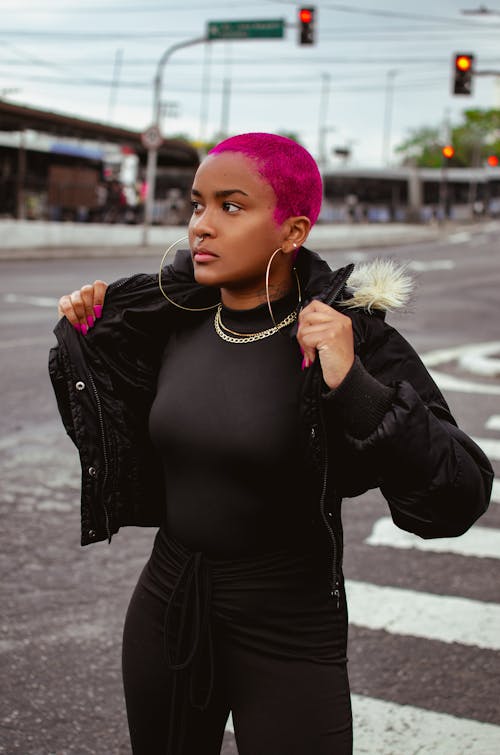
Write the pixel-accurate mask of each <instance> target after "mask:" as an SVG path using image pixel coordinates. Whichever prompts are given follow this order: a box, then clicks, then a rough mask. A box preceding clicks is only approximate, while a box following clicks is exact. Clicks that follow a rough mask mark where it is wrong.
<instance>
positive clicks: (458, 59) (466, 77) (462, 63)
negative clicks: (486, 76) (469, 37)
mask: <svg viewBox="0 0 500 755" xmlns="http://www.w3.org/2000/svg"><path fill="white" fill-rule="evenodd" d="M473 74H474V55H471V54H470V53H465V52H460V53H457V54H456V55H455V58H454V63H453V94H472V77H473Z"/></svg>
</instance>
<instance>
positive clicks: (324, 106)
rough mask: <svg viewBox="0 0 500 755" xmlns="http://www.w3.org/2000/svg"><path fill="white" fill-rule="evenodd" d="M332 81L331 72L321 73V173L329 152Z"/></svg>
mask: <svg viewBox="0 0 500 755" xmlns="http://www.w3.org/2000/svg"><path fill="white" fill-rule="evenodd" d="M330 81H331V76H330V74H329V73H322V74H321V95H320V102H319V118H318V163H319V170H320V173H321V174H322V175H323V173H324V172H325V170H326V167H327V154H326V133H327V131H328V126H327V120H328V101H329V99H330Z"/></svg>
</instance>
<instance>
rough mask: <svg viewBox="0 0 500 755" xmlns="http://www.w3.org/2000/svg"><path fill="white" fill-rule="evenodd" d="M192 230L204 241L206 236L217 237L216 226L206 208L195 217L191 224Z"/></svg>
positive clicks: (192, 218)
mask: <svg viewBox="0 0 500 755" xmlns="http://www.w3.org/2000/svg"><path fill="white" fill-rule="evenodd" d="M189 227H190V230H191V231H192V232H193V233H194V234H195V236H199V237H201V238H202V239H203V238H204V237H205V236H210V237H213V236H215V235H216V230H215V224H214V222H213V216H212V213H211V212H210V210H209V209H208V208H207V207H205V209H204V210H203V212H201V213H200V214H199V215H193V216H192V217H191V222H190V224H189Z"/></svg>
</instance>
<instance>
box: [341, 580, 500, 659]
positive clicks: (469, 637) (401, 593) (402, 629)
mask: <svg viewBox="0 0 500 755" xmlns="http://www.w3.org/2000/svg"><path fill="white" fill-rule="evenodd" d="M346 593H347V605H348V608H349V622H350V624H353V625H356V626H359V627H364V628H366V629H374V630H379V629H383V630H385V631H386V632H390V633H391V634H403V635H410V636H411V637H422V638H424V639H427V640H439V641H440V642H446V643H449V642H459V643H461V644H462V645H472V646H474V647H480V648H488V649H490V650H500V632H499V631H498V627H500V605H497V604H495V603H485V602H482V601H479V600H470V599H468V598H458V597H454V596H451V595H432V594H431V593H425V592H417V591H416V590H403V589H402V588H399V587H385V586H384V587H383V586H380V585H372V584H370V583H368V582H357V581H352V580H346Z"/></svg>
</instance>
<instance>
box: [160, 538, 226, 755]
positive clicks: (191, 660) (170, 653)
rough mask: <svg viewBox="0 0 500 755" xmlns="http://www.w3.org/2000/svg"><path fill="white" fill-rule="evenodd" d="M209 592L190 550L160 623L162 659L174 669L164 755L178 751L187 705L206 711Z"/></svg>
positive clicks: (206, 575) (200, 563) (210, 659)
mask: <svg viewBox="0 0 500 755" xmlns="http://www.w3.org/2000/svg"><path fill="white" fill-rule="evenodd" d="M211 595H212V582H211V575H210V571H209V568H208V566H207V564H206V563H205V561H204V560H203V556H202V554H201V553H191V554H190V555H189V556H188V558H187V559H186V561H185V562H184V564H183V566H182V569H181V571H180V573H179V577H178V579H177V582H176V583H175V586H174V589H173V591H172V595H171V596H170V600H169V603H168V606H167V608H166V610H165V618H164V625H163V643H164V653H165V660H166V663H167V666H168V668H169V669H170V670H171V671H173V672H174V675H173V676H174V678H173V687H172V699H171V702H170V715H169V738H168V749H167V755H178V753H180V752H181V748H182V743H183V740H184V734H185V724H186V713H187V706H188V705H189V704H191V705H192V706H193V707H194V708H197V709H198V710H206V708H207V707H208V705H209V703H210V698H211V695H212V690H213V684H214V650H213V640H212V627H211V622H210V601H211ZM176 619H177V621H176ZM175 625H177V626H175ZM204 672H206V685H205V689H203V686H204V685H203V674H204ZM178 708H179V710H177V709H178Z"/></svg>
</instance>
